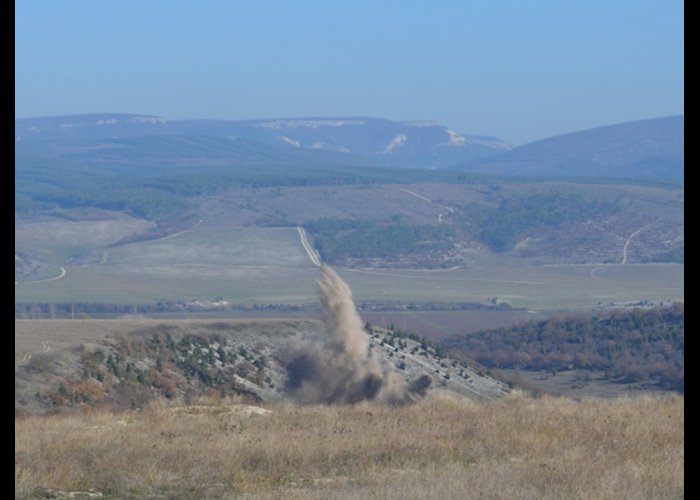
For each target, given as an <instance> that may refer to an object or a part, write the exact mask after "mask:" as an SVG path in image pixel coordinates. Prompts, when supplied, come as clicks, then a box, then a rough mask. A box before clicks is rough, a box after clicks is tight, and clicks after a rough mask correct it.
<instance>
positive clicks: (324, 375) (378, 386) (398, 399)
mask: <svg viewBox="0 0 700 500" xmlns="http://www.w3.org/2000/svg"><path fill="white" fill-rule="evenodd" d="M318 288H319V298H320V301H321V305H322V307H323V322H324V325H325V330H326V338H325V339H322V340H321V341H319V342H315V343H306V344H304V345H302V346H301V347H299V348H298V349H297V352H296V353H295V354H296V355H295V357H294V360H293V361H292V362H291V363H290V365H289V389H290V391H291V392H292V394H293V395H294V396H295V398H296V399H297V400H299V401H301V402H303V403H327V404H334V403H338V404H343V403H345V404H352V403H357V402H360V401H363V400H375V401H381V402H386V403H389V404H404V403H409V402H411V401H415V400H417V399H419V398H420V397H422V396H424V395H425V393H426V392H427V390H428V388H429V387H430V384H431V382H432V380H431V379H430V377H428V376H427V375H424V376H422V377H420V378H419V379H417V380H416V381H414V383H412V384H410V385H409V384H408V383H407V382H406V380H405V379H404V378H403V377H401V376H400V375H399V374H398V373H396V372H394V371H392V370H387V371H385V372H383V371H382V369H381V366H380V364H379V362H378V360H377V359H376V358H375V357H374V356H372V354H371V352H370V350H369V336H368V335H367V333H366V332H365V330H364V326H363V323H362V319H361V318H360V316H359V314H358V313H357V310H356V308H355V304H354V303H353V301H352V292H351V291H350V287H349V286H348V285H347V283H345V282H344V281H343V280H342V279H341V278H340V276H338V274H337V273H336V272H335V271H333V269H331V268H330V267H328V266H327V265H323V266H321V276H320V278H319V280H318Z"/></svg>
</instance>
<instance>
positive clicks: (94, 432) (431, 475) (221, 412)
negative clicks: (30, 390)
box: [15, 393, 684, 500]
mask: <svg viewBox="0 0 700 500" xmlns="http://www.w3.org/2000/svg"><path fill="white" fill-rule="evenodd" d="M683 412H684V398H683V397H680V396H675V395H674V396H664V397H651V396H642V397H637V398H632V399H626V398H619V399H586V400H583V401H574V400H572V399H566V398H553V397H541V398H539V399H531V398H528V397H524V396H522V395H512V396H509V397H506V398H503V399H500V400H497V401H493V402H489V403H478V402H473V401H468V400H466V399H463V398H456V397H454V396H448V395H446V394H441V393H435V394H434V395H433V396H432V397H429V398H428V399H427V400H425V401H422V402H420V403H418V404H415V405H411V406H406V407H401V408H392V407H387V406H378V405H370V404H364V403H363V404H358V405H354V406H296V405H288V404H287V405H269V406H265V407H264V408H260V407H251V406H245V405H241V404H236V401H230V402H228V403H224V404H221V403H210V402H207V401H206V400H205V401H201V402H200V403H199V404H198V405H195V406H189V407H185V406H178V404H177V403H176V402H175V403H171V404H165V403H156V404H154V405H152V406H150V407H148V408H146V409H144V410H142V411H138V412H137V411H129V412H125V413H118V414H114V413H108V412H92V413H87V414H85V415H70V416H69V415H64V416H44V417H26V418H20V419H16V420H15V495H16V497H17V498H39V497H42V498H43V497H47V496H52V497H64V498H65V497H69V496H75V495H79V494H81V493H82V494H83V495H86V496H87V495H88V494H91V495H100V496H102V497H103V498H232V497H236V498H270V499H271V498H299V499H301V498H304V499H316V498H318V499H322V498H323V499H325V498H339V499H365V498H386V499H399V498H401V499H406V498H409V499H419V498H421V499H422V498H475V499H476V498H508V499H515V500H519V499H535V498H536V499H561V498H596V499H610V500H613V499H614V500H617V499H639V498H645V499H666V498H668V499H677V498H682V497H683V495H684V434H683V429H684V415H683Z"/></svg>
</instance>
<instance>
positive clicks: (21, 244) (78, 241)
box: [15, 216, 151, 279]
mask: <svg viewBox="0 0 700 500" xmlns="http://www.w3.org/2000/svg"><path fill="white" fill-rule="evenodd" d="M150 226H151V223H150V222H148V221H145V220H139V219H133V218H127V217H126V216H124V218H122V219H111V220H97V221H91V220H85V221H69V220H55V221H51V222H34V223H24V224H17V225H16V226H15V251H20V252H21V251H28V252H35V253H36V254H37V255H38V256H39V257H41V258H42V259H45V260H47V261H48V262H50V263H52V264H54V265H56V266H58V265H61V264H64V263H65V261H66V260H67V259H69V258H70V257H72V256H74V255H77V254H80V253H83V252H87V251H89V250H91V249H93V248H98V247H102V246H105V245H108V244H110V243H113V242H115V241H118V240H119V239H121V238H123V237H125V236H128V235H130V234H132V233H136V232H140V231H143V230H145V229H147V228H148V227H150ZM37 279H38V278H37Z"/></svg>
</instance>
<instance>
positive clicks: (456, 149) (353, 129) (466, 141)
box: [15, 113, 510, 167]
mask: <svg viewBox="0 0 700 500" xmlns="http://www.w3.org/2000/svg"><path fill="white" fill-rule="evenodd" d="M163 136H178V137H184V138H189V139H190V140H193V141H195V142H197V141H200V142H201V141H202V140H203V139H202V138H203V137H206V138H208V139H206V140H207V141H209V142H210V143H211V142H213V144H210V145H209V147H210V148H211V149H207V147H206V145H205V146H202V145H198V146H197V149H198V150H199V153H200V156H201V155H204V157H208V155H207V153H209V154H211V155H213V156H214V157H216V158H219V159H222V160H227V161H229V162H236V163H239V162H240V161H243V163H245V164H251V163H253V164H260V163H261V162H266V161H269V160H270V158H267V157H265V155H263V156H262V157H260V153H259V151H257V150H255V151H246V150H243V151H241V148H240V146H241V145H242V144H246V143H249V142H252V143H253V144H257V145H259V147H260V148H262V149H265V150H269V153H268V154H272V155H273V160H274V159H279V158H278V157H275V156H274V155H275V154H277V155H279V154H282V155H283V159H284V161H287V162H291V163H298V162H299V161H304V162H319V161H323V162H326V163H342V164H347V163H352V164H373V165H384V166H401V167H444V166H447V165H451V164H454V163H458V162H465V161H471V160H474V159H477V158H480V157H484V156H489V155H493V154H497V153H500V152H502V151H505V150H507V149H509V148H510V145H508V144H507V143H505V142H504V141H502V140H501V139H498V138H496V137H483V136H473V135H463V134H460V133H458V132H456V131H454V130H451V129H449V128H447V127H444V126H442V125H438V124H436V123H434V122H394V121H390V120H386V119H377V118H366V117H359V118H285V119H273V120H246V121H226V120H175V121H167V120H165V119H164V118H161V117H156V116H145V115H130V114H114V113H105V114H91V115H76V116H60V117H48V118H28V119H19V120H16V121H15V142H16V143H17V144H22V145H23V146H24V145H25V143H29V144H30V145H34V146H36V145H37V143H38V142H46V143H50V144H54V145H56V144H65V143H66V142H67V141H68V143H69V144H71V146H70V147H69V148H68V152H75V151H76V148H78V149H79V150H80V151H81V152H82V153H86V154H90V155H96V154H101V153H105V154H107V155H110V154H112V153H114V151H113V150H114V148H115V147H120V146H121V145H122V144H124V142H123V141H124V140H125V139H129V138H136V137H151V138H152V137H161V138H162V137H163ZM211 138H218V140H214V139H211ZM162 140H166V139H162ZM74 141H78V142H77V143H76V142H74ZM114 141H116V142H114ZM241 141H242V142H241ZM126 144H127V145H128V146H132V147H133V146H138V144H134V143H133V142H131V141H127V142H126ZM146 146H149V144H147V145H146ZM25 148H31V146H25ZM25 150H26V149H25ZM53 150H54V152H55V153H61V152H62V153H66V148H65V147H58V148H57V147H56V146H54V148H53ZM139 151H140V150H139ZM241 152H242V153H244V154H245V153H246V152H248V153H249V156H244V157H243V158H241V156H240V154H239V153H241ZM145 153H147V154H148V153H150V150H148V149H147V150H146V151H145ZM227 153H228V154H227ZM117 154H119V153H117ZM202 159H203V158H202Z"/></svg>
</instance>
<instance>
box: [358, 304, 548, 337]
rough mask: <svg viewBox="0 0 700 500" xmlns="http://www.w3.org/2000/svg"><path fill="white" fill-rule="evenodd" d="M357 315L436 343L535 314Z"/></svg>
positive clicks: (483, 312) (508, 312)
mask: <svg viewBox="0 0 700 500" xmlns="http://www.w3.org/2000/svg"><path fill="white" fill-rule="evenodd" d="M360 316H362V319H363V320H364V321H368V322H370V323H372V324H373V325H377V326H382V327H385V328H387V327H389V326H390V325H392V324H393V325H394V327H395V328H398V329H400V330H401V331H404V332H418V333H419V334H420V335H423V336H425V337H427V338H429V339H430V340H432V341H434V342H437V341H439V340H441V339H443V338H445V337H450V336H453V335H464V334H468V333H474V332H476V331H479V330H486V329H491V328H500V327H503V326H511V325H514V324H517V323H524V322H525V321H529V320H532V319H536V318H538V317H539V315H538V314H533V313H530V312H528V311H524V310H522V309H518V310H512V311H511V310H503V311H501V310H496V311H386V312H373V311H362V312H360Z"/></svg>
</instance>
